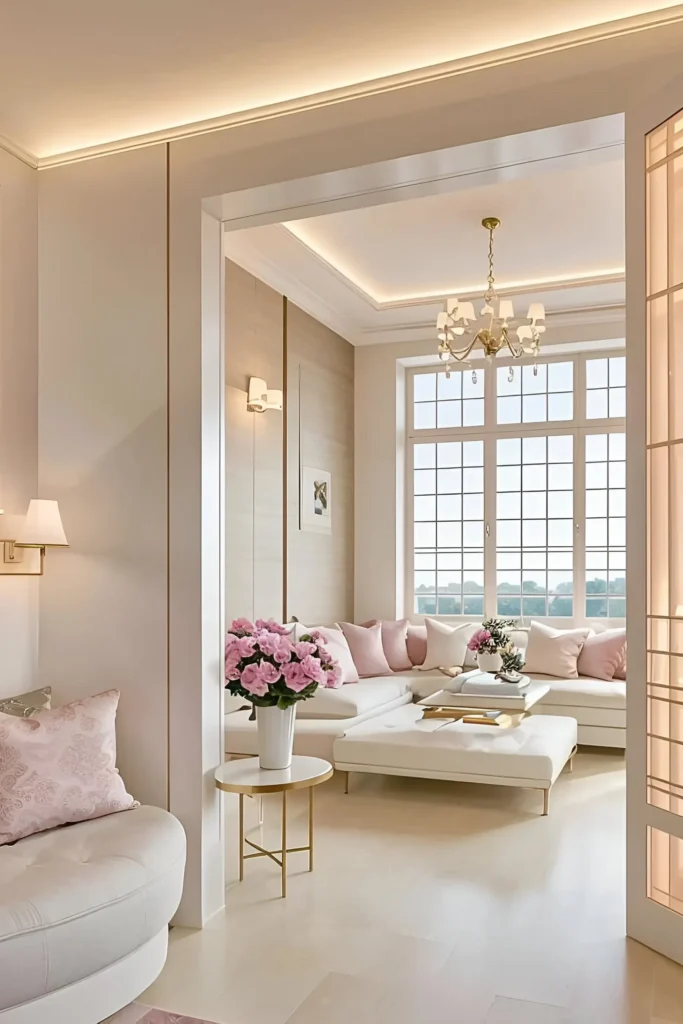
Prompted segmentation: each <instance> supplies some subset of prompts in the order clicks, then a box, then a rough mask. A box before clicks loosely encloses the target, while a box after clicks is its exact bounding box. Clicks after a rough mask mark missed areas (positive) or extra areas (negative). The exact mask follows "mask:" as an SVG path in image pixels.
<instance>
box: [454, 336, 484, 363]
mask: <svg viewBox="0 0 683 1024" xmlns="http://www.w3.org/2000/svg"><path fill="white" fill-rule="evenodd" d="M478 338H479V335H478V334H476V335H475V336H474V338H472V341H471V342H470V343H469V345H465V347H464V348H459V349H454V348H451V346H450V345H449V346H448V351H449V352H450V354H451V355H452V356H453V358H454V359H457V360H458V362H459V363H462V362H464V361H465V359H467V357H468V356H469V354H470V353H471V351H472V349H473V348H474V346H475V345H476V344H477V339H478Z"/></svg>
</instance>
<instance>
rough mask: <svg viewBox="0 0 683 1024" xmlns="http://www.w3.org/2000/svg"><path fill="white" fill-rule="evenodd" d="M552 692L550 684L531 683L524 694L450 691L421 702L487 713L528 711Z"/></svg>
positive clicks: (430, 705) (441, 692)
mask: <svg viewBox="0 0 683 1024" xmlns="http://www.w3.org/2000/svg"><path fill="white" fill-rule="evenodd" d="M549 690H550V686H549V684H548V683H534V682H532V683H530V684H529V686H528V687H527V689H526V690H524V691H523V692H522V693H519V694H515V693H507V694H501V695H500V696H496V695H495V694H488V693H486V694H484V693H481V694H476V693H451V692H450V691H449V690H439V692H438V693H432V694H431V696H429V697H425V698H424V699H423V700H421V701H419V703H420V704H421V705H423V706H424V705H426V706H427V707H444V708H446V707H447V708H480V709H482V710H487V711H494V710H495V711H517V712H521V711H528V710H529V708H532V707H533V706H534V704H537V703H538V701H539V700H540V699H541V698H542V697H545V695H546V693H548V691H549Z"/></svg>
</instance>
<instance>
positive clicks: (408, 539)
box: [403, 377, 415, 619]
mask: <svg viewBox="0 0 683 1024" xmlns="http://www.w3.org/2000/svg"><path fill="white" fill-rule="evenodd" d="M410 392H411V403H410V408H411V410H412V377H411V387H410ZM411 414H412V413H411ZM414 468H415V439H414V438H409V439H408V443H407V444H406V479H405V533H404V536H405V546H406V550H405V555H404V568H405V574H404V579H403V595H404V596H403V607H404V611H405V612H406V614H407V618H409V619H412V617H413V615H414V614H415V474H414Z"/></svg>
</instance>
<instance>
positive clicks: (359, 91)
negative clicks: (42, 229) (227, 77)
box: [0, 4, 683, 170]
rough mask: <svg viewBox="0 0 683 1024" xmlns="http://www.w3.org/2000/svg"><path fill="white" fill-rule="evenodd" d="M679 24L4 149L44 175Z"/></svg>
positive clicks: (618, 25)
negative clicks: (74, 143) (128, 130)
mask: <svg viewBox="0 0 683 1024" xmlns="http://www.w3.org/2000/svg"><path fill="white" fill-rule="evenodd" d="M680 22H683V4H678V5H677V6H676V7H672V8H669V9H668V10H666V11H662V10H659V11H653V12H650V13H645V14H639V15H634V16H633V17H630V18H621V19H619V20H617V21H612V22H603V23H602V24H599V25H593V26H587V27H586V28H582V29H576V30H574V31H572V32H563V33H559V34H557V35H553V36H546V37H545V38H542V39H536V40H531V41H528V42H525V43H519V44H515V45H512V46H507V47H502V48H500V49H498V50H491V51H489V52H487V53H484V54H474V55H471V56H468V57H461V58H458V59H456V60H453V61H447V62H444V63H441V64H434V65H431V66H430V67H427V68H417V69H414V70H411V71H405V72H400V73H398V74H395V75H388V76H386V77H383V78H377V79H372V80H366V81H364V82H357V83H354V84H352V85H347V86H343V87H340V88H338V89H330V90H327V91H325V92H320V93H313V94H310V95H308V96H299V97H294V98H291V99H287V100H283V101H281V102H278V103H271V104H267V105H264V106H260V107H254V108H251V109H248V110H241V111H235V112H234V113H230V114H226V115H225V116H222V117H217V118H211V119H209V120H206V121H196V122H194V123H192V124H185V125H179V126H176V127H173V128H165V129H161V130H159V131H153V132H148V133H146V134H143V135H138V136H134V137H131V138H125V139H116V140H113V141H111V142H106V143H102V144H99V145H94V146H86V147H84V148H82V149H76V150H71V151H67V152H64V153H56V154H53V155H51V156H46V157H36V156H34V155H32V154H31V153H29V152H28V151H26V150H24V149H23V148H22V147H21V146H19V145H17V144H16V143H13V142H12V141H11V140H9V139H7V140H4V141H2V142H0V145H2V146H3V148H6V149H7V151H8V152H13V154H14V155H16V156H18V157H19V159H22V160H24V162H25V163H28V164H29V166H32V167H37V168H38V169H39V170H47V169H49V168H52V167H60V166H62V165H64V164H70V163H78V162H80V161H82V160H90V159H93V158H95V157H100V156H108V155H111V154H113V153H122V152H126V151H128V150H134V149H140V148H142V147H145V146H151V145H154V144H156V143H159V142H176V141H179V140H181V139H187V138H192V137H193V136H198V135H205V134H207V133H209V132H215V131H221V130H224V129H228V128H240V127H244V126H247V125H253V124H258V123H260V122H262V121H269V120H272V119H274V118H278V117H284V116H287V115H290V114H299V113H302V112H305V111H311V110H316V109H321V108H325V107H328V106H333V105H336V104H339V103H345V102H348V101H350V100H357V99H364V98H369V97H373V96H379V95H382V94H384V93H390V92H395V91H396V90H399V89H406V88H409V87H411V86H419V85H426V84H429V83H433V82H438V81H441V80H444V79H449V78H456V77H458V76H459V75H465V74H470V73H472V72H477V71H484V70H486V69H489V68H495V67H502V66H504V65H506V64H514V63H517V62H519V61H524V60H529V59H531V58H534V57H541V56H547V55H549V54H553V53H558V52H561V51H564V50H571V49H574V48H576V47H579V46H585V45H588V44H591V43H598V42H605V41H609V40H611V39H618V38H621V37H624V36H629V35H633V34H635V33H639V32H647V31H650V30H653V29H659V28H666V27H669V26H672V25H675V24H678V23H680Z"/></svg>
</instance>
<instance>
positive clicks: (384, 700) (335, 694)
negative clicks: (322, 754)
mask: <svg viewBox="0 0 683 1024" xmlns="http://www.w3.org/2000/svg"><path fill="white" fill-rule="evenodd" d="M411 677H412V676H411V674H410V673H407V672H406V673H405V674H404V673H401V674H397V675H392V676H377V677H376V678H371V679H361V681H360V682H359V683H345V684H344V686H340V687H339V689H337V690H327V689H324V688H323V687H322V686H319V687H318V689H317V690H316V692H315V693H314V695H313V696H312V697H311V699H310V700H303V701H300V702H299V704H298V706H297V709H296V717H297V718H357V717H358V716H359V715H365V714H367V713H368V711H374V709H375V708H381V707H382V705H383V704H391V703H392V702H393V701H395V700H397V698H399V697H404V696H405V695H406V694H408V693H410V692H411V691H410V679H411Z"/></svg>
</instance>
